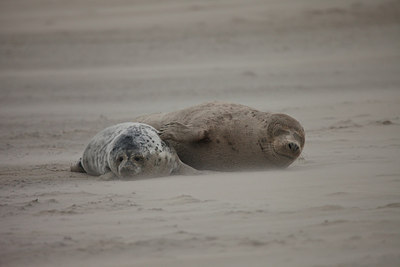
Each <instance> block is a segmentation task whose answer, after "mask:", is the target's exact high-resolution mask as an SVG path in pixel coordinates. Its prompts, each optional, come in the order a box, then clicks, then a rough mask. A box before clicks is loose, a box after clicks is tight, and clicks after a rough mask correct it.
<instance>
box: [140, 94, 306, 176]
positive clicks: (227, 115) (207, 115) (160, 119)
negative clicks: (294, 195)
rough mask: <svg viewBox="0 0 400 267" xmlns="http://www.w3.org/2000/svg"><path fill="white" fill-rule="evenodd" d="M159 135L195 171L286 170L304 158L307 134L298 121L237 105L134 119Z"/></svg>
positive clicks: (215, 105) (204, 106)
mask: <svg viewBox="0 0 400 267" xmlns="http://www.w3.org/2000/svg"><path fill="white" fill-rule="evenodd" d="M134 121H137V122H143V123H147V124H149V125H152V126H153V127H154V128H156V129H157V130H159V131H160V137H161V139H163V140H168V142H169V143H170V145H171V146H173V147H174V148H175V150H176V152H177V153H178V156H179V158H180V159H181V160H182V161H183V162H184V163H186V164H188V165H189V166H192V167H194V168H196V169H199V170H201V169H203V170H204V169H207V170H215V171H234V170H246V169H247V170H248V169H266V168H285V167H287V166H289V165H290V164H291V163H292V162H293V161H294V160H296V158H297V157H298V156H299V155H300V154H301V152H302V150H303V147H304V142H305V133H304V129H303V127H302V126H301V125H300V123H299V122H298V121H297V120H295V119H294V118H292V117H290V116H288V115H286V114H279V113H275V114H274V113H267V112H262V111H258V110H256V109H253V108H250V107H247V106H244V105H240V104H233V103H222V102H211V103H205V104H200V105H197V106H193V107H189V108H186V109H182V110H179V111H175V112H170V113H158V114H150V115H143V116H140V117H137V118H136V119H134Z"/></svg>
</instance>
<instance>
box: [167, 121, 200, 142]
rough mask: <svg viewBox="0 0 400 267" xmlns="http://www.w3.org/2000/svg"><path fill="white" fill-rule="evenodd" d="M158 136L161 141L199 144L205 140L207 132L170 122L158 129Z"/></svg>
mask: <svg viewBox="0 0 400 267" xmlns="http://www.w3.org/2000/svg"><path fill="white" fill-rule="evenodd" d="M159 135H160V137H161V139H163V140H173V141H176V142H200V141H202V140H205V139H207V130H205V129H201V128H198V127H193V126H190V125H189V126H188V125H184V124H182V123H180V122H170V123H167V124H164V125H162V126H161V127H160V131H159Z"/></svg>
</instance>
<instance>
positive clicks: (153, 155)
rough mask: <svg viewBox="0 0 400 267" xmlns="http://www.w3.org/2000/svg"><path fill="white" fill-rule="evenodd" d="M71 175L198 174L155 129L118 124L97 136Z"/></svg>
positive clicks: (130, 123) (127, 176)
mask: <svg viewBox="0 0 400 267" xmlns="http://www.w3.org/2000/svg"><path fill="white" fill-rule="evenodd" d="M71 171H74V172H85V173H87V174H89V175H94V176H103V178H104V179H111V178H115V177H118V178H121V179H126V178H135V177H158V176H166V175H170V174H192V173H195V172H196V170H194V169H193V168H191V167H189V166H187V165H185V164H184V163H182V162H181V161H180V159H179V157H178V156H177V154H176V152H175V150H174V149H173V148H171V147H170V146H168V145H167V143H166V142H164V141H162V140H161V139H160V137H159V136H158V132H157V130H156V129H154V128H153V127H151V126H149V125H146V124H143V123H132V122H127V123H121V124H117V125H114V126H111V127H108V128H106V129H104V130H102V131H100V132H99V133H98V134H96V135H95V136H94V137H93V139H92V140H91V141H90V142H89V144H88V145H87V147H86V149H85V151H84V152H83V157H82V158H81V159H80V160H79V162H78V163H77V164H76V165H74V166H72V167H71Z"/></svg>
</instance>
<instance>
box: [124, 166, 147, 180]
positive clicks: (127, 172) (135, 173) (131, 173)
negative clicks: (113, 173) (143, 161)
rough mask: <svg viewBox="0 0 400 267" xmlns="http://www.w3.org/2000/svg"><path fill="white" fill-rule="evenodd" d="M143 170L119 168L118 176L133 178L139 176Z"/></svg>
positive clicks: (138, 168)
mask: <svg viewBox="0 0 400 267" xmlns="http://www.w3.org/2000/svg"><path fill="white" fill-rule="evenodd" d="M141 171H142V169H141V168H140V167H129V168H126V167H123V168H119V170H118V174H119V176H120V177H121V178H131V177H135V176H138V175H139V174H140V173H141Z"/></svg>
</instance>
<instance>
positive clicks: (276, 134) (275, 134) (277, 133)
mask: <svg viewBox="0 0 400 267" xmlns="http://www.w3.org/2000/svg"><path fill="white" fill-rule="evenodd" d="M285 134H288V132H287V131H285V130H283V129H278V130H276V131H275V132H274V136H279V135H285Z"/></svg>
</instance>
